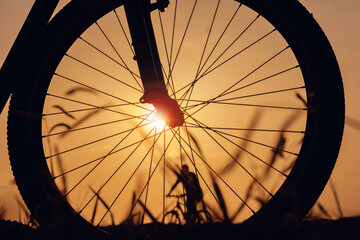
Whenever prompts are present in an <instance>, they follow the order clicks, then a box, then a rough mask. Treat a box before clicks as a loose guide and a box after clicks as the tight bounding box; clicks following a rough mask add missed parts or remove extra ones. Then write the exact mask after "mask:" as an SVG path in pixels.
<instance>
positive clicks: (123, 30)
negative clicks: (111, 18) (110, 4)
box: [113, 9, 135, 56]
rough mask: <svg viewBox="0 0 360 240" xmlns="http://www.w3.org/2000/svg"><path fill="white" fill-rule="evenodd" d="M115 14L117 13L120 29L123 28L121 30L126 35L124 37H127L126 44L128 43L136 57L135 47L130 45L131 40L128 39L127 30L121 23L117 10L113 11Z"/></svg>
mask: <svg viewBox="0 0 360 240" xmlns="http://www.w3.org/2000/svg"><path fill="white" fill-rule="evenodd" d="M113 12H114V13H115V16H116V19H117V21H118V23H119V25H120V27H121V30H122V32H123V34H124V36H125V39H126V42H127V43H128V46H129V48H130V51H131V52H132V53H133V56H135V52H134V49H133V47H132V45H131V43H130V40H129V39H130V38H129V37H128V35H127V34H126V32H125V28H124V26H123V25H122V23H121V21H120V18H119V15H118V13H117V12H116V10H115V9H114V10H113Z"/></svg>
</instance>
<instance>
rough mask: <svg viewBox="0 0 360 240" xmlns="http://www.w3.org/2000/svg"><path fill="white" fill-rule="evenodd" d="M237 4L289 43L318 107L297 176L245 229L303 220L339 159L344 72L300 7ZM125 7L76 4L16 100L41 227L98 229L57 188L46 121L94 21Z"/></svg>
mask: <svg viewBox="0 0 360 240" xmlns="http://www.w3.org/2000/svg"><path fill="white" fill-rule="evenodd" d="M238 2H241V3H243V4H244V5H245V6H247V7H249V8H250V9H253V10H254V11H255V12H257V13H258V14H260V15H261V16H262V17H264V18H265V19H266V20H268V21H269V22H270V23H271V24H272V25H273V26H274V27H275V28H276V30H277V31H278V32H280V33H281V35H282V36H283V38H284V39H285V40H286V41H287V43H288V44H289V46H290V48H291V50H292V51H293V53H294V55H295V56H296V59H297V61H298V63H299V65H300V68H301V73H302V75H303V77H304V81H305V83H306V84H305V85H306V94H307V96H306V97H307V102H308V104H309V105H311V110H308V113H307V114H308V115H307V120H306V130H305V136H304V141H303V144H302V146H301V150H300V151H299V154H298V155H299V157H298V159H297V161H296V163H295V165H294V167H293V168H292V170H291V173H290V174H289V175H288V177H287V178H286V180H285V181H284V183H283V184H282V185H281V187H280V188H279V190H278V191H277V192H276V194H275V195H274V196H273V197H272V198H271V199H270V200H269V201H268V202H267V203H266V204H265V205H264V206H263V207H262V208H261V209H259V211H257V212H256V213H255V214H254V215H253V216H251V217H250V218H249V219H248V220H247V221H245V223H250V224H254V225H256V226H260V225H265V224H267V223H269V222H279V221H282V220H284V219H286V221H289V219H292V220H297V219H300V218H301V217H303V216H304V215H305V214H306V213H307V212H308V211H309V209H310V208H311V207H312V205H313V204H314V203H315V201H316V200H317V198H318V197H319V195H320V193H321V192H322V189H323V188H324V186H325V184H326V182H327V180H328V178H329V176H330V174H331V172H332V169H333V167H334V164H335V161H336V158H337V156H338V152H339V148H340V144H341V139H342V132H343V125H344V96H343V87H342V80H341V74H340V70H339V67H338V64H337V61H336V58H335V55H334V53H333V51H332V49H331V46H330V44H329V42H328V40H327V38H326V36H325V35H324V33H323V32H322V30H321V28H320V27H319V25H318V24H317V23H316V22H315V20H314V19H313V17H312V16H311V14H310V13H309V12H308V11H307V10H306V9H305V8H304V7H303V6H302V5H301V4H300V3H299V2H298V1H286V2H284V1H280V0H272V1H265V0H251V1H250V0H242V1H240V0H239V1H238ZM121 4H122V2H120V1H115V0H107V1H101V0H91V1H89V0H87V1H80V0H79V1H72V2H70V3H69V4H68V5H67V6H66V7H65V8H64V9H63V10H61V11H60V12H59V13H58V14H57V15H56V16H55V17H54V19H53V20H52V21H51V22H50V23H49V26H48V28H49V30H48V35H47V38H46V42H47V44H46V45H45V47H44V49H46V53H45V54H46V55H45V57H44V59H43V61H42V62H43V65H42V67H41V68H40V69H39V70H38V71H37V74H36V75H34V76H29V81H28V82H27V83H24V86H19V88H17V89H16V90H15V92H14V93H13V95H12V98H11V102H10V109H9V119H8V146H9V153H10V154H9V155H10V161H11V166H12V170H13V173H14V176H15V179H16V183H17V185H18V188H19V190H20V192H21V195H22V196H23V198H24V200H25V203H26V204H27V206H28V208H29V209H30V211H31V212H32V214H33V215H34V216H35V218H36V219H37V221H38V222H39V223H40V224H44V225H48V226H56V228H61V229H64V228H65V229H70V230H69V231H70V232H75V229H76V228H81V229H92V228H91V226H90V224H89V223H88V222H87V221H85V220H84V219H83V218H82V217H81V216H80V215H79V214H77V213H76V211H75V210H73V207H71V206H70V205H69V204H68V203H67V200H66V198H65V197H63V196H62V195H61V194H60V192H59V189H58V187H57V186H56V184H54V180H53V178H52V176H51V174H50V172H49V167H48V166H47V165H46V160H45V156H44V149H43V148H44V147H43V142H42V136H41V135H42V133H41V132H42V130H41V129H42V126H41V124H42V123H41V120H39V119H41V115H42V108H43V104H44V101H45V100H44V99H45V96H46V92H47V88H48V86H49V84H50V81H51V78H52V76H53V73H54V72H55V69H56V67H57V66H58V64H59V63H60V61H61V59H62V58H63V56H64V55H65V53H66V51H67V50H68V49H69V48H70V46H71V45H72V44H73V42H74V41H75V40H76V39H77V38H78V37H79V36H80V35H81V33H82V32H83V31H85V30H86V29H87V28H88V27H89V26H90V25H91V24H92V23H94V22H96V21H97V19H98V18H100V17H102V16H103V15H105V14H106V13H108V12H110V11H111V10H113V9H114V8H116V7H118V6H120V5H121ZM165 11H166V10H165ZM309 109H310V107H309ZM59 219H60V220H59ZM75 226H76V227H75Z"/></svg>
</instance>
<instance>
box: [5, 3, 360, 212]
mask: <svg viewBox="0 0 360 240" xmlns="http://www.w3.org/2000/svg"><path fill="white" fill-rule="evenodd" d="M33 2H34V0H0V64H2V63H3V61H4V60H5V58H6V55H7V53H8V51H9V50H10V47H11V45H12V43H13V41H14V40H15V38H16V35H17V33H18V31H19V30H20V27H21V26H22V23H23V21H24V20H25V18H26V16H27V14H28V12H29V10H30V8H31V6H32V4H33ZM60 2H61V4H60V5H61V6H62V5H64V4H65V3H66V2H68V1H66V0H62V1H60ZM300 2H301V3H302V4H304V5H305V7H306V8H307V9H308V10H309V11H310V12H311V13H313V16H314V18H315V19H316V20H317V21H318V23H319V24H320V26H321V27H322V28H323V30H324V32H325V33H326V35H327V37H328V38H329V40H330V43H331V44H332V46H333V49H334V51H335V54H336V56H337V59H338V61H339V65H340V69H341V71H342V76H343V82H344V88H345V103H346V125H345V132H344V138H343V143H342V148H341V151H340V155H339V158H338V161H337V164H336V166H335V169H334V172H333V175H332V177H331V179H332V182H333V183H334V186H335V188H336V190H337V193H338V195H339V200H340V203H341V206H342V209H343V211H344V213H345V215H346V216H353V215H360V191H359V189H360V174H359V173H360V148H359V144H360V108H359V102H360V79H359V76H360V68H359V64H360V41H359V39H360V15H359V13H360V1H359V0H342V1H339V0H301V1H300ZM59 7H60V6H59ZM6 110H7V109H5V111H3V113H2V114H1V116H0V149H1V150H0V206H1V205H2V204H3V203H4V204H5V206H8V207H9V209H11V208H12V207H14V206H16V201H15V198H14V196H15V195H16V194H18V193H17V190H16V186H14V185H13V184H11V182H12V181H13V177H12V173H11V170H10V165H9V160H8V155H7V147H6V117H7V113H6ZM320 202H321V203H322V204H323V206H324V207H325V208H327V209H329V212H330V214H331V215H332V216H333V217H334V218H335V217H336V216H338V213H337V210H336V203H335V200H334V197H333V195H332V192H331V188H330V187H329V185H328V186H327V187H326V188H325V191H324V193H323V194H322V196H321V197H320ZM7 217H8V218H11V219H16V218H17V210H13V211H10V212H9V214H8V216H7Z"/></svg>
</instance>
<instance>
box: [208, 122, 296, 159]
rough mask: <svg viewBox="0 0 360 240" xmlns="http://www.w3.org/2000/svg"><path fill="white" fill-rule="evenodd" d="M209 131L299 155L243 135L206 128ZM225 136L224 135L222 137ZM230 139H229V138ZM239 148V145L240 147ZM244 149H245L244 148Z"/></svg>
mask: <svg viewBox="0 0 360 240" xmlns="http://www.w3.org/2000/svg"><path fill="white" fill-rule="evenodd" d="M207 129H209V130H211V131H213V132H214V133H217V134H219V135H220V134H223V135H227V136H230V137H233V138H237V139H240V140H244V141H246V142H251V143H254V144H257V145H260V146H264V147H267V148H271V149H273V150H276V151H279V152H283V153H288V154H291V155H294V156H299V154H297V153H294V152H291V151H287V150H285V149H281V148H278V147H274V146H270V145H267V144H264V143H261V142H258V141H254V140H250V139H247V138H243V137H239V136H236V135H233V134H230V133H227V132H223V131H218V130H214V129H212V128H207ZM224 138H225V137H224ZM229 141H230V140H229ZM240 148H241V147H240ZM244 151H246V150H244Z"/></svg>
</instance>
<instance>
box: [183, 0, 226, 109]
mask: <svg viewBox="0 0 360 240" xmlns="http://www.w3.org/2000/svg"><path fill="white" fill-rule="evenodd" d="M219 5H220V0H219V1H218V3H217V5H216V8H215V11H214V15H213V17H212V20H211V24H210V28H209V31H208V34H207V37H206V41H205V44H204V47H203V51H202V54H201V58H200V61H199V65H198V68H197V70H196V75H195V79H196V78H197V77H198V75H199V72H200V71H201V70H200V67H201V62H202V60H203V57H204V54H205V51H206V47H207V45H208V42H209V39H210V35H211V32H212V29H213V26H214V23H215V19H216V16H217V12H218V10H219ZM194 86H195V84H192V85H191V87H190V88H191V89H190V93H189V91H186V93H185V96H182V97H181V98H182V99H183V100H182V101H181V103H180V104H182V102H183V101H184V99H185V98H186V95H187V94H188V93H189V96H188V97H187V99H190V98H191V95H192V93H193V90H194Z"/></svg>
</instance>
